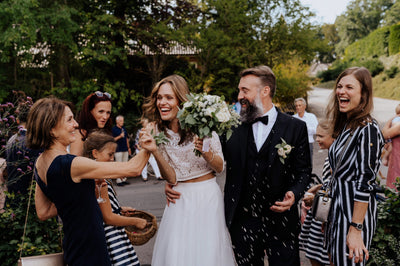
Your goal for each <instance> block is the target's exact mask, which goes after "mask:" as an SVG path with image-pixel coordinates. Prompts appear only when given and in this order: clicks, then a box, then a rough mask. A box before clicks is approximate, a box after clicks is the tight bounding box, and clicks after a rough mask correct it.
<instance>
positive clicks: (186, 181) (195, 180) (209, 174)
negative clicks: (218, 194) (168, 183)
mask: <svg viewBox="0 0 400 266" xmlns="http://www.w3.org/2000/svg"><path fill="white" fill-rule="evenodd" d="M214 176H215V175H214V173H213V172H211V173H208V174H205V175H202V176H199V177H195V178H193V179H188V180H183V181H178V182H179V183H196V182H202V181H205V180H208V179H212V178H214Z"/></svg>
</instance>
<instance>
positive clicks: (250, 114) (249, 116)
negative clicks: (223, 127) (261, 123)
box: [240, 98, 263, 123]
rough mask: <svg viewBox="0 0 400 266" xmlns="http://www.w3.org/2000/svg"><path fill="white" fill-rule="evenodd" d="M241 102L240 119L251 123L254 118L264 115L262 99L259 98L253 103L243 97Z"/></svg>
mask: <svg viewBox="0 0 400 266" xmlns="http://www.w3.org/2000/svg"><path fill="white" fill-rule="evenodd" d="M240 104H241V105H242V109H241V110H240V120H241V121H242V122H243V123H251V122H253V121H254V119H256V118H257V117H260V116H262V115H263V112H262V110H263V109H262V104H261V101H259V100H257V98H256V99H255V100H254V101H253V102H252V103H251V102H250V101H249V100H247V99H241V100H240ZM243 104H245V105H246V107H245V108H243Z"/></svg>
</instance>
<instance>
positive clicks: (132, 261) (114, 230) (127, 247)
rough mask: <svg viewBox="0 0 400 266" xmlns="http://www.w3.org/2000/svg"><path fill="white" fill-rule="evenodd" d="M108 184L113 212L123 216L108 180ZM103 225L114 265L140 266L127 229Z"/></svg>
mask: <svg viewBox="0 0 400 266" xmlns="http://www.w3.org/2000/svg"><path fill="white" fill-rule="evenodd" d="M106 182H107V187H108V197H109V199H110V204H111V209H112V212H113V213H116V214H121V207H120V205H119V202H118V199H117V197H116V195H115V192H114V189H113V187H112V185H111V182H110V181H108V180H106ZM103 225H104V231H105V234H106V241H107V248H108V253H109V254H110V259H111V263H112V265H118V266H119V265H124V266H128V265H140V263H139V259H138V257H137V255H136V252H135V249H134V248H133V246H132V244H131V242H130V240H129V238H128V235H127V234H126V233H125V228H124V227H121V226H113V225H106V224H103Z"/></svg>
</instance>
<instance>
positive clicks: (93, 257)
mask: <svg viewBox="0 0 400 266" xmlns="http://www.w3.org/2000/svg"><path fill="white" fill-rule="evenodd" d="M74 158H75V156H74V155H70V154H66V155H59V156H57V157H56V158H55V159H54V160H53V162H52V163H51V165H50V166H49V169H48V170H47V186H46V184H45V183H44V182H43V181H42V180H41V179H40V178H39V176H38V174H37V171H36V169H35V179H36V181H37V183H38V185H39V186H40V188H41V189H42V191H43V193H44V194H45V195H46V196H47V197H48V198H49V199H50V200H51V201H52V202H53V203H54V204H55V206H56V207H57V212H58V215H59V216H60V218H61V220H62V222H63V231H64V239H63V250H64V260H65V262H66V263H67V264H68V265H70V266H71V265H72V266H75V265H85V266H86V265H111V262H110V257H109V255H108V251H107V245H106V238H105V235H104V229H103V217H102V214H101V211H100V208H99V205H98V203H97V201H96V195H95V183H94V180H82V181H81V182H80V183H75V182H73V181H72V179H71V163H72V160H73V159H74Z"/></svg>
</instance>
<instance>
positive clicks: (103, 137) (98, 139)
mask: <svg viewBox="0 0 400 266" xmlns="http://www.w3.org/2000/svg"><path fill="white" fill-rule="evenodd" d="M107 143H115V144H117V142H116V141H115V140H114V138H113V136H111V135H110V134H107V133H105V132H104V131H101V130H97V131H94V132H92V133H90V134H89V136H88V137H87V138H86V140H85V142H84V143H83V156H85V157H88V158H90V159H94V158H93V153H92V151H93V150H98V151H101V150H102V149H104V147H105V146H106V144H107Z"/></svg>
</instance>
